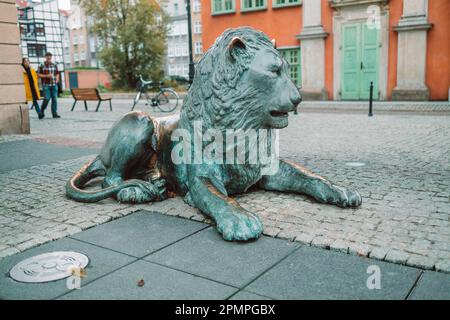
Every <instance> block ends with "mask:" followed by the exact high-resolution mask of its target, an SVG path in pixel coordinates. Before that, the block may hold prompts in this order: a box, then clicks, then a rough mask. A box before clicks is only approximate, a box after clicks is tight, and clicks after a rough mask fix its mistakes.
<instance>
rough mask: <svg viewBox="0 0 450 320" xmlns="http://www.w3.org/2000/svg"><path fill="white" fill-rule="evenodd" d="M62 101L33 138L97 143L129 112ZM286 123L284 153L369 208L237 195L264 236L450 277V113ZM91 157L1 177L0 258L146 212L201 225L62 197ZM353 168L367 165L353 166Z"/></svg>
mask: <svg viewBox="0 0 450 320" xmlns="http://www.w3.org/2000/svg"><path fill="white" fill-rule="evenodd" d="M64 103H65V102H63V106H64V108H61V115H62V116H63V118H62V119H58V120H53V119H45V120H44V121H38V120H37V119H36V117H35V114H32V120H31V125H32V132H33V134H32V135H31V138H34V139H39V140H41V141H46V142H49V143H56V144H66V143H68V144H70V145H80V146H86V145H101V141H103V139H104V138H105V137H106V134H107V132H108V129H109V127H110V126H111V125H112V123H113V122H114V121H115V120H116V119H118V118H119V117H120V115H121V114H122V113H124V112H125V111H126V110H127V109H128V105H127V104H126V103H125V102H121V103H115V105H114V109H115V111H114V112H112V113H110V112H108V111H102V112H99V113H94V112H84V111H81V109H80V110H78V111H77V112H73V113H70V112H68V111H67V106H68V105H69V104H70V101H67V102H66V103H65V104H66V105H64ZM289 121H290V125H289V127H288V128H286V129H284V130H282V131H281V142H280V148H281V155H282V156H283V157H286V158H289V159H291V160H295V161H297V162H298V163H300V164H303V165H305V166H306V167H307V168H309V169H311V170H313V171H315V172H316V173H319V174H321V175H323V176H325V177H327V178H329V179H330V180H331V181H333V182H334V183H336V184H341V185H345V186H351V187H354V188H356V189H358V190H359V191H360V192H361V194H362V196H363V205H362V206H361V208H359V209H340V208H337V207H333V206H329V205H322V204H318V203H315V202H313V201H311V200H310V199H308V198H307V197H304V196H301V195H293V194H282V193H276V192H264V191H253V192H251V193H248V194H246V195H241V196H238V197H237V200H238V201H239V202H240V203H241V204H242V205H243V206H244V207H246V208H247V209H249V210H252V211H254V212H256V213H257V214H258V215H259V216H260V217H261V218H262V220H263V222H264V225H265V230H264V233H265V234H266V235H269V236H274V237H279V238H286V239H291V240H294V241H299V242H301V243H304V244H310V245H312V246H318V247H323V248H327V249H331V250H337V251H341V252H347V253H350V254H357V255H362V256H368V257H371V258H374V259H380V260H386V261H390V262H394V263H399V264H406V265H410V266H416V267H420V268H424V269H435V270H437V271H443V272H450V144H449V141H450V117H449V116H446V115H437V116H435V115H423V114H419V113H407V114H390V115H384V114H383V115H375V116H374V117H372V118H368V117H367V116H365V115H362V114H355V113H314V112H308V113H300V114H299V115H298V116H291V117H290V120H289ZM11 139H12V138H11ZM1 142H2V141H1V140H0V150H1ZM90 158H92V157H89V156H88V157H82V158H78V159H73V160H68V161H61V162H58V163H53V164H48V165H41V166H39V167H38V168H27V169H20V170H13V171H10V172H7V173H4V174H0V189H1V190H2V192H1V193H0V212H1V214H0V257H2V256H8V255H11V254H14V253H17V252H19V251H23V250H25V249H27V248H29V247H32V246H35V245H37V244H40V243H44V242H46V241H50V240H52V239H57V238H61V237H64V236H66V235H69V234H73V233H76V232H78V231H80V230H83V229H86V228H89V227H92V226H94V225H97V224H100V223H104V222H106V221H109V220H111V219H115V218H118V217H121V216H124V215H127V214H129V213H131V212H135V211H137V210H140V209H147V210H153V211H159V212H163V213H166V214H169V215H176V216H181V217H185V218H188V219H193V220H197V221H204V220H205V217H204V216H203V215H201V214H200V213H199V212H198V211H197V210H196V209H194V208H191V207H189V206H187V205H186V204H184V203H183V201H182V200H181V199H180V198H173V199H169V200H166V201H163V202H159V203H153V204H146V205H135V206H132V205H125V204H118V203H116V202H114V201H113V200H106V201H102V202H100V203H95V204H81V203H77V202H73V201H70V200H68V199H66V198H65V196H64V189H63V188H64V184H65V182H66V181H67V179H68V178H69V177H70V176H71V175H72V174H73V172H75V171H76V170H78V169H79V168H80V167H81V165H82V164H83V163H85V162H86V161H87V160H88V159H90ZM354 162H361V163H363V164H364V165H362V166H349V165H348V164H349V163H354ZM25 195H26V196H25ZM206 221H207V222H208V220H206Z"/></svg>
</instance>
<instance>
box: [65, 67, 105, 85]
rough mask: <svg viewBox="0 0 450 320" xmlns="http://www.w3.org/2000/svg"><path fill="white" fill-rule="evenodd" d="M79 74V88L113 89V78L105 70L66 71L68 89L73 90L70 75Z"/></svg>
mask: <svg viewBox="0 0 450 320" xmlns="http://www.w3.org/2000/svg"><path fill="white" fill-rule="evenodd" d="M72 72H76V73H77V74H78V88H98V87H99V86H103V87H105V88H108V89H110V88H111V76H110V74H109V73H108V72H107V71H105V70H66V88H69V89H72V88H71V87H70V83H69V73H72Z"/></svg>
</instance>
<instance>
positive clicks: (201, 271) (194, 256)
mask: <svg viewBox="0 0 450 320" xmlns="http://www.w3.org/2000/svg"><path fill="white" fill-rule="evenodd" d="M298 246H299V244H298V243H295V242H289V241H285V240H278V239H272V238H269V237H261V238H260V239H258V240H257V241H254V242H227V241H224V240H223V239H222V237H221V236H220V235H219V234H218V232H217V231H216V230H215V229H214V228H209V229H207V230H203V231H201V232H199V233H197V234H194V235H192V236H191V237H189V238H186V239H184V240H183V241H180V242H177V243H175V244H174V245H172V246H170V247H167V248H165V249H163V250H161V251H158V252H156V253H154V254H152V255H149V256H148V257H145V258H144V260H148V261H153V262H156V263H159V264H162V265H165V266H168V267H171V268H175V269H178V270H184V271H187V272H189V273H192V274H196V275H199V276H203V277H206V278H209V279H213V280H216V281H219V282H222V283H225V284H229V285H232V286H236V287H243V286H245V285H246V284H247V283H249V282H250V281H252V280H253V279H255V278H256V277H257V276H259V275H260V274H261V273H262V272H264V271H265V270H267V269H268V268H270V267H272V266H273V265H274V264H276V263H277V262H278V261H280V260H281V259H283V258H284V257H286V256H287V255H288V254H289V253H291V252H292V251H293V250H295V249H296V248H298Z"/></svg>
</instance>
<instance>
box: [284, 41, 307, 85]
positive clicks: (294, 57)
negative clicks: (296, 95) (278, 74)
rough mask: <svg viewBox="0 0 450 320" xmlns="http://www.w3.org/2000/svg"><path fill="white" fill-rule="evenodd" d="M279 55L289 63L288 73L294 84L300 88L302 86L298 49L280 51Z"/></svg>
mask: <svg viewBox="0 0 450 320" xmlns="http://www.w3.org/2000/svg"><path fill="white" fill-rule="evenodd" d="M280 53H281V55H282V56H283V58H284V59H286V61H287V62H289V64H290V66H289V73H290V76H291V78H292V80H294V82H295V84H296V85H297V86H298V87H300V86H301V84H302V77H301V66H300V48H294V49H284V50H283V49H280Z"/></svg>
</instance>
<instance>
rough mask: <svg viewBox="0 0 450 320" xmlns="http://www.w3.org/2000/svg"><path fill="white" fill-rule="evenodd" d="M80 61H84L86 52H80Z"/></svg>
mask: <svg viewBox="0 0 450 320" xmlns="http://www.w3.org/2000/svg"><path fill="white" fill-rule="evenodd" d="M80 60H86V52H85V51H81V52H80Z"/></svg>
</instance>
